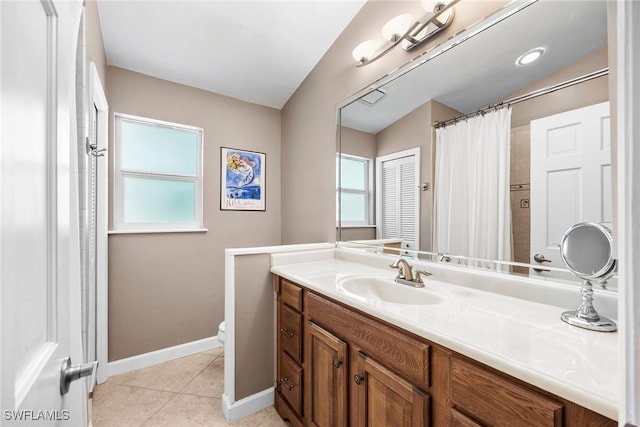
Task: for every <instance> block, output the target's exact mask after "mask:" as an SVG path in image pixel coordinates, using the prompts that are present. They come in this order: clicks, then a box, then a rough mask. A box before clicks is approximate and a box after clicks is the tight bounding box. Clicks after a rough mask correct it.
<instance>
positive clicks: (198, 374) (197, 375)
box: [178, 357, 217, 393]
mask: <svg viewBox="0 0 640 427" xmlns="http://www.w3.org/2000/svg"><path fill="white" fill-rule="evenodd" d="M216 359H217V358H216V357H214V358H213V360H212V361H211V362H209V363H207V365H206V366H205V367H204V368H202V369H201V370H199V371H198V373H197V374H195V375H194V376H193V378H191V380H189V382H188V383H186V384H185V385H184V387H182V388H181V389H180V391H179V392H178V393H182V391H183V390H184V389H186V388H187V387H189V384H191V383H192V382H193V381H195V379H196V378H198V377H199V376H200V374H201V373H203V372H204V370H205V369H207V368H208V367H209V366H211V364H212V363H213V362H215V361H216Z"/></svg>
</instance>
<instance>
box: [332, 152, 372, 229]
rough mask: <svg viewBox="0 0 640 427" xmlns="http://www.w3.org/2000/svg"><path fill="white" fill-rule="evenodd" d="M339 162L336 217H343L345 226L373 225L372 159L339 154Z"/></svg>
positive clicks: (342, 222)
mask: <svg viewBox="0 0 640 427" xmlns="http://www.w3.org/2000/svg"><path fill="white" fill-rule="evenodd" d="M337 162H338V165H337V167H336V171H337V172H338V176H337V191H336V201H337V204H336V206H338V212H336V219H338V220H340V219H341V224H342V225H343V226H344V225H346V226H349V225H351V226H357V225H363V226H364V225H371V224H372V223H373V215H372V205H373V196H372V192H371V190H372V188H373V186H372V183H371V176H372V173H371V168H372V167H373V165H372V160H371V159H367V158H364V157H358V156H351V155H346V154H343V155H342V156H338V158H337ZM340 215H341V218H340Z"/></svg>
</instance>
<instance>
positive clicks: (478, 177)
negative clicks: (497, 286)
mask: <svg viewBox="0 0 640 427" xmlns="http://www.w3.org/2000/svg"><path fill="white" fill-rule="evenodd" d="M510 134H511V108H503V109H500V110H498V111H494V112H491V113H487V114H485V115H483V116H476V117H474V118H471V119H468V120H465V121H462V122H459V123H457V124H455V125H450V126H447V127H444V128H438V129H436V135H437V139H436V171H435V172H436V177H435V207H434V210H435V212H434V215H435V227H434V230H435V231H434V251H435V252H440V253H451V254H456V255H464V256H468V257H473V258H482V259H493V260H503V261H510V260H511V259H512V250H511V239H512V237H511V205H510V192H509V183H510V179H509V173H510V155H509V153H510ZM498 269H499V270H502V269H501V268H498Z"/></svg>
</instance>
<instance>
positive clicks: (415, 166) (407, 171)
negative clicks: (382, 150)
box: [376, 148, 420, 255]
mask: <svg viewBox="0 0 640 427" xmlns="http://www.w3.org/2000/svg"><path fill="white" fill-rule="evenodd" d="M419 188H420V148H413V149H410V150H405V151H401V152H397V153H393V154H389V155H386V156H380V157H377V158H376V222H377V229H376V234H377V236H376V237H377V238H378V239H397V240H399V241H400V244H401V247H402V249H411V250H415V251H417V250H419V248H420V191H419ZM402 255H413V253H409V252H402Z"/></svg>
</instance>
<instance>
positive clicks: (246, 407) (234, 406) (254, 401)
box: [222, 387, 275, 423]
mask: <svg viewBox="0 0 640 427" xmlns="http://www.w3.org/2000/svg"><path fill="white" fill-rule="evenodd" d="M274 392H275V387H271V388H268V389H266V390H263V391H261V392H258V393H256V394H252V395H251V396H248V397H245V398H244V399H240V400H238V401H237V402H231V399H230V398H229V395H228V394H227V393H224V394H223V395H222V413H223V414H224V417H225V418H226V419H227V421H228V422H230V423H232V422H234V421H238V420H239V419H241V418H244V417H246V416H248V415H251V414H253V413H256V412H258V411H260V410H262V409H264V408H268V407H269V406H273V399H274Z"/></svg>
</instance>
